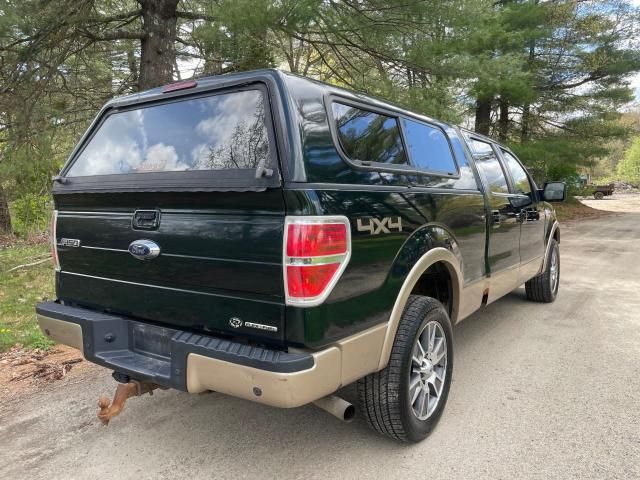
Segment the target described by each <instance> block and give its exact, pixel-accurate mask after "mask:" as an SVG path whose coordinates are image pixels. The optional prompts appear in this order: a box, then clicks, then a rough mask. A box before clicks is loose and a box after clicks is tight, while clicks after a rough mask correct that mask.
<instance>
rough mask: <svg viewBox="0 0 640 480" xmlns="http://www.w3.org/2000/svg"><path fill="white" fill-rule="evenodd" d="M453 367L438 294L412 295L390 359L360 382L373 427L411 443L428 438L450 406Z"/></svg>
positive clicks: (449, 337) (362, 401) (448, 326)
mask: <svg viewBox="0 0 640 480" xmlns="http://www.w3.org/2000/svg"><path fill="white" fill-rule="evenodd" d="M452 370H453V336H452V333H451V322H450V320H449V315H448V314H447V311H446V310H445V308H444V307H443V306H442V304H441V303H440V302H438V301H437V300H435V299H433V298H429V297H421V296H416V295H412V296H410V297H409V300H408V301H407V305H406V307H405V309H404V313H403V314H402V318H401V320H400V324H399V325H398V331H397V332H396V337H395V340H394V342H393V348H392V350H391V357H390V359H389V364H388V365H387V366H386V367H385V368H384V369H382V370H381V371H379V372H376V373H372V374H370V375H367V376H366V377H364V378H363V379H361V380H359V381H358V394H359V397H360V409H361V411H362V412H363V413H364V416H365V418H366V419H367V422H368V424H369V426H370V427H371V428H373V429H374V430H375V431H377V432H378V433H381V434H383V435H386V436H388V437H391V438H394V439H397V440H402V441H405V442H419V441H421V440H423V439H424V438H426V437H427V436H428V435H429V433H430V432H431V430H433V428H434V427H435V425H436V424H437V423H438V420H439V419H440V416H441V415H442V411H443V410H444V407H445V404H446V402H447V397H448V395H449V388H450V386H451V374H452Z"/></svg>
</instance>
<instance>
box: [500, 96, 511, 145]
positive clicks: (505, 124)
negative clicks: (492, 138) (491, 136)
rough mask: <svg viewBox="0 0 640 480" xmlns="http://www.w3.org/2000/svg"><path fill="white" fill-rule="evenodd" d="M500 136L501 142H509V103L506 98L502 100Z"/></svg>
mask: <svg viewBox="0 0 640 480" xmlns="http://www.w3.org/2000/svg"><path fill="white" fill-rule="evenodd" d="M498 124H499V127H500V128H499V129H498V135H499V138H500V141H501V142H506V141H507V135H508V133H509V102H507V100H505V99H504V98H501V99H500V119H499V120H498Z"/></svg>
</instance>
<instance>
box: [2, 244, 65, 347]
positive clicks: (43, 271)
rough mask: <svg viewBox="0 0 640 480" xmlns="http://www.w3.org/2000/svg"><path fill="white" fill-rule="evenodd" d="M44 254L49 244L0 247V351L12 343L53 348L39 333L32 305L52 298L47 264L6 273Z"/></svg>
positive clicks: (51, 280)
mask: <svg viewBox="0 0 640 480" xmlns="http://www.w3.org/2000/svg"><path fill="white" fill-rule="evenodd" d="M48 254H49V245H48V244H41V243H40V244H21V243H17V244H14V245H11V246H7V247H1V248H0V352H4V351H6V350H8V349H9V348H11V347H12V346H13V345H15V344H16V343H21V344H23V345H24V346H25V347H29V348H42V349H48V348H49V347H51V346H52V345H53V342H51V340H49V339H48V338H46V337H45V336H44V335H43V334H42V332H40V328H39V327H38V324H37V322H36V315H35V304H36V303H38V302H41V301H44V300H48V299H52V298H55V293H54V273H53V268H52V265H51V261H47V262H44V263H41V264H39V265H34V266H32V267H25V268H21V269H18V270H14V271H13V272H7V270H9V269H11V268H13V267H15V266H18V265H23V264H26V263H31V262H34V261H37V260H41V259H43V258H46V256H47V255H48Z"/></svg>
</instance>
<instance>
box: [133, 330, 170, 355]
mask: <svg viewBox="0 0 640 480" xmlns="http://www.w3.org/2000/svg"><path fill="white" fill-rule="evenodd" d="M176 332H177V331H176V330H173V329H171V328H164V327H156V326H155V325H148V324H146V323H139V322H130V332H129V333H130V335H131V348H132V350H133V351H134V352H136V353H140V354H142V355H147V356H149V357H155V358H161V359H165V360H167V359H170V358H171V339H172V338H173V336H174V335H175V334H176Z"/></svg>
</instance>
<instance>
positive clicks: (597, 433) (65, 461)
mask: <svg viewBox="0 0 640 480" xmlns="http://www.w3.org/2000/svg"><path fill="white" fill-rule="evenodd" d="M639 245H640V214H622V215H612V216H607V217H603V218H600V219H596V220H590V221H585V222H583V223H574V224H572V225H568V226H565V227H564V228H563V230H562V243H561V252H562V280H561V282H562V283H561V286H560V294H559V297H558V299H557V301H556V302H555V303H554V304H553V305H551V306H549V305H540V304H534V303H529V302H527V301H526V300H525V299H524V292H523V290H522V289H520V290H518V291H516V292H514V293H512V294H510V295H508V296H507V297H506V298H504V299H502V300H500V301H498V302H496V303H495V304H493V305H491V306H489V307H487V308H486V309H485V310H483V311H481V312H479V313H477V314H475V315H473V316H472V317H470V318H469V319H467V320H465V321H464V322H463V323H462V324H460V325H459V326H457V327H456V328H455V329H454V337H455V348H456V360H455V361H456V364H455V371H454V377H453V385H452V389H451V394H450V397H449V403H448V405H447V408H446V410H445V415H444V417H443V419H442V421H441V422H440V424H439V425H438V427H437V429H436V431H435V432H434V433H433V434H432V435H431V437H430V438H429V439H427V440H426V441H425V442H423V443H421V444H419V445H413V446H407V445H402V444H399V443H396V442H392V441H390V440H387V439H385V438H382V437H379V436H377V435H376V434H374V433H373V432H372V431H370V430H369V429H368V428H367V427H366V425H365V424H364V422H363V421H362V419H361V418H357V419H356V421H354V422H353V423H352V424H342V423H340V422H338V421H337V420H335V419H333V417H330V416H328V415H327V414H326V413H324V412H322V411H321V410H319V409H317V408H316V407H314V406H307V407H303V408H298V409H295V410H289V411H285V410H278V409H273V408H268V407H264V406H260V405H257V404H252V403H249V402H246V401H242V400H237V399H233V398H229V397H225V396H223V395H220V394H216V393H212V394H206V395H196V396H192V395H188V394H184V393H178V392H175V391H165V392H159V393H157V394H156V395H154V396H153V397H145V398H142V399H134V400H132V401H131V403H130V404H129V405H128V406H127V409H126V410H125V412H124V413H123V414H122V415H121V416H120V417H119V418H117V419H115V420H114V421H113V423H112V425H110V426H109V427H107V428H104V427H102V426H100V425H99V423H98V421H97V419H96V418H95V413H96V400H97V398H98V396H99V395H100V394H102V393H111V392H112V391H113V388H114V384H113V381H112V380H111V378H110V375H109V372H107V371H106V370H102V369H99V368H93V369H91V370H90V372H89V373H88V374H85V375H83V376H78V377H73V378H71V377H72V376H71V375H70V378H68V379H65V380H64V381H62V382H58V383H54V384H52V385H51V386H50V387H48V388H47V389H44V390H43V391H40V392H38V393H36V394H33V395H30V396H28V397H26V398H24V399H22V400H20V401H18V400H13V401H11V402H10V403H9V404H5V405H3V406H2V407H0V408H1V410H0V478H6V479H22V478H25V479H39V478H43V479H44V478H46V479H48V480H53V479H70V478H80V479H92V478H100V479H111V478H114V479H122V480H125V479H146V478H150V479H151V478H152V479H163V478H167V479H178V478H188V479H190V480H193V479H200V478H209V479H210V478H252V479H255V478H276V477H277V478H358V479H361V478H384V479H392V478H411V479H412V478H425V477H432V478H449V479H454V478H461V479H462V478H465V479H476V478H491V479H496V478H503V479H512V478H562V479H566V478H594V479H596V478H597V479H603V478H606V479H614V478H620V479H632V478H640V255H639V253H640V247H639ZM344 395H345V397H347V398H349V399H351V400H353V401H355V392H354V389H353V388H348V389H346V390H345V391H344Z"/></svg>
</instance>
